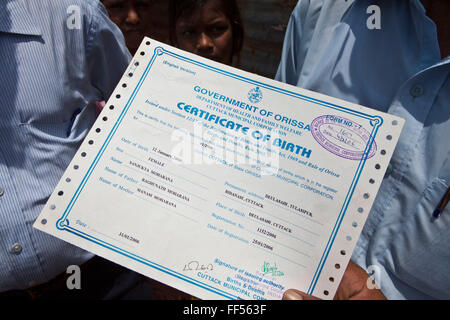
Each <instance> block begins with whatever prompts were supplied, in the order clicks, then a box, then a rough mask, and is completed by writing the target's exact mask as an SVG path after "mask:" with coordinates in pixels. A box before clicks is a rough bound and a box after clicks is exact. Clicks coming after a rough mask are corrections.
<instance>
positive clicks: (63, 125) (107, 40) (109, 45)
mask: <svg viewBox="0 0 450 320" xmlns="http://www.w3.org/2000/svg"><path fill="white" fill-rule="evenodd" d="M0 57H1V60H0V79H1V80H0V110H1V116H0V292H3V291H8V290H14V289H24V288H27V287H30V286H34V285H37V284H40V283H43V282H46V281H48V280H50V279H51V278H53V277H55V276H56V275H58V274H60V273H62V272H65V271H66V268H67V266H68V265H71V264H81V263H83V262H84V261H86V260H87V259H89V258H91V256H92V255H91V254H90V253H87V252H85V251H83V250H81V249H78V248H76V247H74V246H72V245H69V244H68V243H66V242H63V241H60V240H57V239H56V238H53V237H51V236H49V235H46V234H44V233H42V232H40V231H37V230H35V229H33V228H32V224H33V223H34V221H35V219H36V218H37V216H38V215H39V213H40V211H41V210H42V208H43V205H44V204H45V203H46V200H47V198H48V197H49V195H50V194H51V193H52V191H53V188H54V187H55V185H56V183H57V182H58V181H59V179H60V178H61V176H62V174H63V172H64V170H65V168H66V166H67V165H68V163H69V162H70V160H71V158H72V157H73V155H74V154H75V152H76V149H77V148H78V146H79V145H80V143H81V141H82V140H83V138H84V137H85V135H86V133H87V131H88V130H89V127H90V126H91V125H92V123H93V122H94V120H95V118H96V110H95V101H101V100H107V99H108V97H109V95H110V94H111V93H112V91H113V90H114V87H115V85H116V83H117V82H118V81H119V79H120V77H121V75H122V73H123V72H124V70H125V68H126V67H127V65H128V62H129V61H130V59H131V56H130V54H129V52H128V50H127V49H126V47H125V42H124V39H123V36H122V34H121V32H120V31H119V29H118V28H117V27H116V25H114V24H113V23H112V22H111V21H110V20H109V18H108V15H107V13H106V11H105V9H104V7H103V5H101V4H100V3H99V2H98V1H97V0H95V1H94V0H84V1H83V0H1V1H0Z"/></svg>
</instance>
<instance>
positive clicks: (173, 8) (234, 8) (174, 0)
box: [169, 0, 244, 55]
mask: <svg viewBox="0 0 450 320" xmlns="http://www.w3.org/2000/svg"><path fill="white" fill-rule="evenodd" d="M208 1H211V0H170V2H169V19H170V20H169V39H170V43H171V44H172V45H175V43H176V33H175V26H176V22H177V20H178V19H179V18H180V17H181V16H182V15H184V14H189V13H191V12H192V11H194V9H196V8H199V7H201V6H203V5H204V4H205V3H206V2H208ZM216 1H220V2H221V3H222V6H223V8H224V11H225V12H224V13H225V15H226V16H227V17H228V19H229V20H230V22H231V26H232V32H233V51H232V52H233V55H235V54H239V53H240V52H241V50H242V45H243V42H244V27H243V26H242V20H241V14H240V12H239V7H238V5H237V3H236V0H216Z"/></svg>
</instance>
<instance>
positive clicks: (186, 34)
mask: <svg viewBox="0 0 450 320" xmlns="http://www.w3.org/2000/svg"><path fill="white" fill-rule="evenodd" d="M181 34H182V35H183V36H184V37H189V36H193V35H194V34H195V30H194V29H186V30H183V31H182V32H181Z"/></svg>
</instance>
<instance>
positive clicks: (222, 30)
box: [209, 26, 228, 36]
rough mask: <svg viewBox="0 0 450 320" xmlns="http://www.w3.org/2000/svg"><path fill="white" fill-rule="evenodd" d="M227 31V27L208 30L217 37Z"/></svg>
mask: <svg viewBox="0 0 450 320" xmlns="http://www.w3.org/2000/svg"><path fill="white" fill-rule="evenodd" d="M227 29H228V27H227V26H212V27H211V28H210V29H209V30H210V32H211V33H212V34H213V35H215V36H219V35H221V34H223V33H225V31H227Z"/></svg>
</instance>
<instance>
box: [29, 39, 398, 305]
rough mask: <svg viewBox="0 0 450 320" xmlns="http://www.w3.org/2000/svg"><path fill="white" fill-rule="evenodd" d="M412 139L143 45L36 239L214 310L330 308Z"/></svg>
mask: <svg viewBox="0 0 450 320" xmlns="http://www.w3.org/2000/svg"><path fill="white" fill-rule="evenodd" d="M111 67H114V66H111ZM403 123H404V120H403V119H400V118H398V117H395V116H392V115H388V114H385V113H382V112H378V111H375V110H372V109H369V108H365V107H362V106H359V105H356V104H352V103H349V102H345V101H342V100H339V99H335V98H331V97H328V96H324V95H321V94H317V93H314V92H311V91H306V90H303V89H300V88H297V87H294V86H290V85H287V84H283V83H280V82H277V81H274V80H271V79H267V78H264V77H260V76H257V75H254V74H250V73H247V72H244V71H241V70H237V69H235V68H232V67H229V66H225V65H222V64H219V63H215V62H212V61H210V60H207V59H203V58H200V57H198V56H195V55H192V54H189V53H186V52H183V51H181V50H178V49H175V48H173V47H170V46H168V45H165V44H162V43H159V42H157V41H154V40H152V39H149V38H145V39H144V41H143V42H142V44H141V46H140V48H139V50H138V51H137V53H136V56H135V57H134V58H133V60H132V61H131V63H130V66H129V68H128V70H127V71H126V73H125V74H124V75H123V77H122V79H121V81H120V83H119V84H118V85H117V87H116V89H115V91H114V93H113V94H112V96H111V98H110V100H109V101H108V102H107V104H106V106H105V108H104V110H103V111H102V113H101V114H100V116H99V117H98V119H97V121H96V123H95V124H94V127H93V128H92V130H91V131H90V132H89V134H88V135H87V137H86V139H85V141H84V142H83V143H82V145H81V147H80V149H79V150H78V152H77V153H76V155H75V157H74V158H73V160H72V162H71V163H70V165H69V167H68V168H67V171H66V172H65V174H64V176H63V177H62V178H61V180H60V182H59V184H58V185H57V187H56V189H55V191H54V193H53V194H52V195H51V196H50V198H49V200H48V203H47V205H46V206H45V208H44V210H43V211H42V213H41V215H40V216H39V218H38V219H37V220H36V222H35V224H34V227H36V228H38V229H40V230H42V231H44V232H47V233H50V234H52V235H54V236H56V237H58V238H60V239H63V240H65V241H68V242H70V243H72V244H74V245H77V246H79V247H81V248H83V249H86V250H88V251H91V252H93V253H95V254H97V255H99V256H102V257H105V258H107V259H109V260H111V261H114V262H116V263H118V264H120V265H123V266H125V267H127V268H130V269H132V270H135V271H137V272H139V273H142V274H144V275H146V276H148V277H150V278H153V279H156V280H158V281H160V282H163V283H166V284H168V285H170V286H172V287H175V288H177V289H179V290H182V291H184V292H187V293H189V294H192V295H193V296H196V297H199V298H201V299H280V298H281V297H282V294H283V292H284V291H285V290H287V289H289V288H296V289H299V290H302V291H304V292H307V293H309V294H312V295H315V296H317V297H320V298H324V299H331V298H333V296H334V294H335V291H336V289H337V286H338V285H339V282H340V279H341V277H342V275H343V272H344V270H345V267H346V265H347V263H348V261H349V259H350V256H351V253H352V251H353V248H354V246H355V243H356V241H357V240H358V237H359V234H360V232H361V229H362V227H363V225H364V222H365V220H366V217H367V215H368V213H369V211H370V208H371V206H372V202H373V200H374V198H375V196H376V193H377V190H378V188H379V186H380V183H381V181H382V179H383V175H384V172H385V170H386V168H387V166H388V164H389V160H390V158H391V155H392V153H393V151H394V148H395V145H396V143H397V139H398V137H399V135H400V132H401V129H402V127H403ZM330 279H332V281H330Z"/></svg>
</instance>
